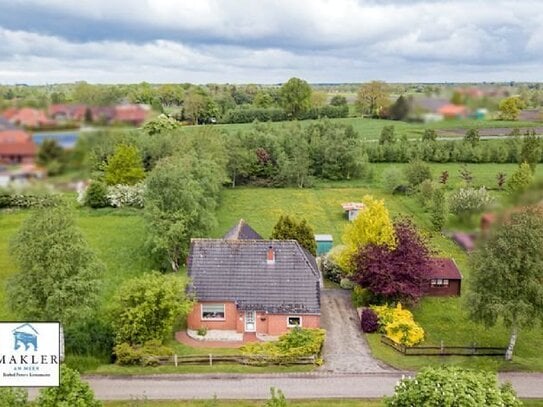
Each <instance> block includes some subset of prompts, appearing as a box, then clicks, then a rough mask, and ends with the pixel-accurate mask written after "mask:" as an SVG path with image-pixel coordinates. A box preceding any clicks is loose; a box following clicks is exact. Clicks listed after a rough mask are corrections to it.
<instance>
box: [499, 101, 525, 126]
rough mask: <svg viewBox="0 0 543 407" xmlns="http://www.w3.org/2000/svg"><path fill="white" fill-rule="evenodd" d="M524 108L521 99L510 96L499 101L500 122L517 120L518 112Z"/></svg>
mask: <svg viewBox="0 0 543 407" xmlns="http://www.w3.org/2000/svg"><path fill="white" fill-rule="evenodd" d="M523 108H524V103H523V102H522V99H520V98H519V97H517V96H511V97H508V98H506V99H503V100H501V101H500V104H499V105H498V109H499V111H500V119H502V120H517V119H518V115H519V113H520V110H521V109H523Z"/></svg>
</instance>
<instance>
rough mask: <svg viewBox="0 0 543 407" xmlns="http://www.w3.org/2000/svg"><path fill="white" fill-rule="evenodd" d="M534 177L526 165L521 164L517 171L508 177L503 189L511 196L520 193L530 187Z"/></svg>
mask: <svg viewBox="0 0 543 407" xmlns="http://www.w3.org/2000/svg"><path fill="white" fill-rule="evenodd" d="M533 182H534V175H533V174H532V169H531V168H530V165H529V164H528V163H522V164H520V165H519V167H518V168H517V170H516V171H515V172H514V173H513V174H512V175H511V176H510V177H509V179H508V180H507V183H506V184H505V189H506V190H507V192H509V193H510V194H512V195H515V194H519V193H522V192H524V191H526V190H527V189H528V187H530V185H532V183H533Z"/></svg>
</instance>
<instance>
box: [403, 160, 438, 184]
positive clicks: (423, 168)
mask: <svg viewBox="0 0 543 407" xmlns="http://www.w3.org/2000/svg"><path fill="white" fill-rule="evenodd" d="M405 177H406V178H407V181H408V182H409V183H410V184H411V185H412V186H414V187H416V186H418V185H420V184H421V183H422V182H423V181H425V180H430V181H431V180H432V170H431V169H430V166H429V165H428V164H426V163H425V162H424V161H421V160H413V161H411V162H410V163H409V164H408V166H407V168H406V169H405Z"/></svg>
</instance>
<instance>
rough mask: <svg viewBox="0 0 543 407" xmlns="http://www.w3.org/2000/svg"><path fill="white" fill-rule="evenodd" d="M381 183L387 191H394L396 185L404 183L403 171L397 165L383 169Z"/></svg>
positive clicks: (396, 187)
mask: <svg viewBox="0 0 543 407" xmlns="http://www.w3.org/2000/svg"><path fill="white" fill-rule="evenodd" d="M383 185H384V187H385V190H386V191H387V192H389V193H391V194H393V193H395V192H396V190H397V189H398V187H400V186H402V185H405V181H404V172H403V171H402V170H401V169H399V168H398V167H388V168H386V169H385V170H384V171H383Z"/></svg>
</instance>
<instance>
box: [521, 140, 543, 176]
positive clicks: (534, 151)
mask: <svg viewBox="0 0 543 407" xmlns="http://www.w3.org/2000/svg"><path fill="white" fill-rule="evenodd" d="M540 160H541V140H539V138H538V137H537V136H536V135H535V130H527V131H526V133H525V134H524V137H523V138H522V148H521V150H520V162H521V163H528V165H530V169H531V170H532V173H534V174H535V167H536V165H537V163H538V162H539V161H540Z"/></svg>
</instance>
